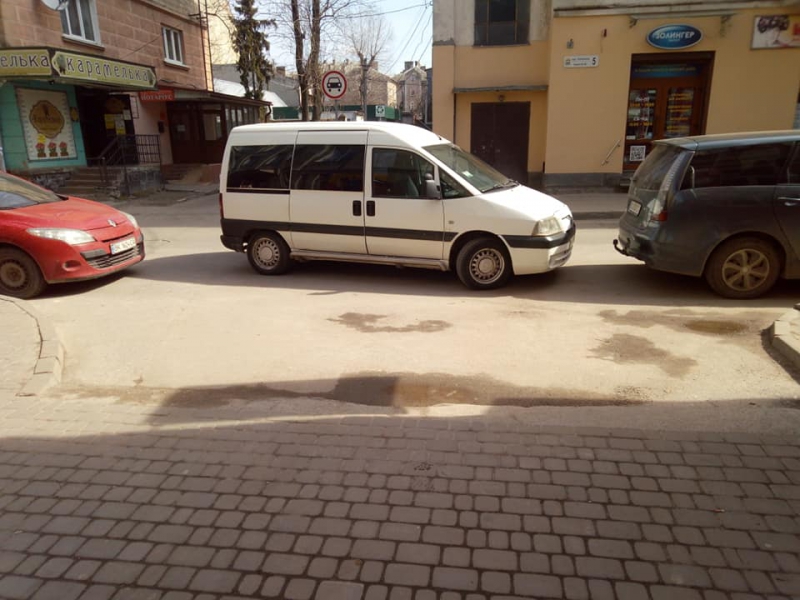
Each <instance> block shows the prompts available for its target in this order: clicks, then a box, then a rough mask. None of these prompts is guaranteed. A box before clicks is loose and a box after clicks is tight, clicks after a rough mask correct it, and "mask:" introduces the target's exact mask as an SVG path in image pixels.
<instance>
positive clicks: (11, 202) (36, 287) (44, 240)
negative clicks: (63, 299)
mask: <svg viewBox="0 0 800 600" xmlns="http://www.w3.org/2000/svg"><path fill="white" fill-rule="evenodd" d="M143 259H144V239H143V237H142V232H141V230H140V229H139V225H138V224H137V223H136V219H135V218H134V217H133V216H132V215H129V214H128V213H125V212H122V211H119V210H116V209H114V208H111V207H110V206H106V205H105V204H101V203H99V202H92V201H91V200H84V199H82V198H72V197H66V196H61V195H59V194H55V193H53V192H51V191H50V190H46V189H44V188H42V187H39V186H38V185H34V184H33V183H30V182H29V181H25V180H24V179H20V178H18V177H14V176H13V175H9V174H7V173H0V294H5V295H7V296H14V297H16V298H33V297H34V296H36V295H38V294H40V293H41V292H42V291H44V289H45V288H46V287H47V285H48V284H50V283H62V282H65V281H80V280H84V279H94V278H96V277H103V276H104V275H109V274H111V273H115V272H117V271H120V270H121V269H125V268H127V267H130V266H131V265H134V264H136V263H138V262H140V261H142V260H143Z"/></svg>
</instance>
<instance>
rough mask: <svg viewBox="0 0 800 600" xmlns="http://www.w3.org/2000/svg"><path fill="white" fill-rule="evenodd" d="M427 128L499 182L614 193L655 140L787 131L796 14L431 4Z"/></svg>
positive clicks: (765, 9)
mask: <svg viewBox="0 0 800 600" xmlns="http://www.w3.org/2000/svg"><path fill="white" fill-rule="evenodd" d="M433 43H434V47H433V69H434V79H433V82H434V83H433V109H434V110H433V128H434V131H436V132H437V133H439V134H441V135H443V136H445V137H448V138H450V139H453V140H454V141H455V142H456V143H457V144H459V145H460V146H462V147H464V148H466V149H469V150H470V151H471V152H473V153H474V154H476V155H478V156H480V157H481V158H483V159H485V160H487V161H488V162H489V163H491V164H493V165H495V166H496V167H498V168H499V169H500V170H501V171H503V172H505V173H506V174H507V175H509V176H510V177H513V178H515V179H518V180H520V181H527V182H529V183H531V184H532V185H536V186H544V187H547V188H558V187H570V186H580V187H615V186H618V185H619V184H620V183H623V184H624V182H625V181H626V180H627V178H628V177H629V176H630V174H631V173H632V172H633V171H634V170H635V169H636V167H637V166H638V164H639V163H640V162H641V161H642V160H643V159H644V157H645V156H646V155H647V153H648V152H649V150H650V147H651V144H652V142H653V141H654V140H656V139H660V138H665V137H680V136H685V135H698V134H703V133H724V132H738V131H751V130H774V129H791V128H793V127H794V126H795V125H796V122H797V118H796V114H797V112H798V93H799V90H800V3H798V2H797V1H795V0H776V1H760V2H753V1H750V2H720V1H714V0H709V1H705V2H697V3H691V4H689V3H680V4H678V3H675V2H667V1H663V0H662V1H659V0H638V1H635V2H633V1H630V2H626V1H615V2H605V1H601V0H497V1H494V2H488V1H487V0H435V1H434V42H433Z"/></svg>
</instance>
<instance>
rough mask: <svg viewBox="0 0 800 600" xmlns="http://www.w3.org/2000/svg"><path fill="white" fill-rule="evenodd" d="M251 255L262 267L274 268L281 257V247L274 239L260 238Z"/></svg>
mask: <svg viewBox="0 0 800 600" xmlns="http://www.w3.org/2000/svg"><path fill="white" fill-rule="evenodd" d="M253 256H254V257H255V259H256V261H257V262H258V264H259V265H260V266H261V267H262V268H263V269H274V268H275V267H276V266H277V265H278V262H279V261H280V259H281V249H280V248H279V247H278V244H277V243H275V240H271V239H269V238H261V239H260V240H258V241H257V242H256V247H255V248H254V249H253Z"/></svg>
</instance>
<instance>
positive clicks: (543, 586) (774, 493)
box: [0, 391, 800, 600]
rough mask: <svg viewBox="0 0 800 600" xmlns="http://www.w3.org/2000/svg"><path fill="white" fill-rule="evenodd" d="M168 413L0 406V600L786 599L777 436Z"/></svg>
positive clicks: (72, 403)
mask: <svg viewBox="0 0 800 600" xmlns="http://www.w3.org/2000/svg"><path fill="white" fill-rule="evenodd" d="M187 392H188V391H187ZM183 398H184V400H183V401H179V399H178V398H177V397H176V399H175V402H171V403H166V404H165V405H161V406H159V405H149V406H143V405H142V404H126V403H124V402H120V401H119V400H117V399H103V398H92V399H59V400H53V401H45V400H39V401H30V400H25V401H23V400H17V401H12V402H8V403H5V404H3V405H2V406H0V436H1V439H2V440H3V444H2V451H0V478H1V479H0V596H2V597H3V598H7V599H14V600H17V599H19V600H45V599H52V598H59V599H66V600H78V599H86V600H88V599H90V598H91V599H114V600H127V599H139V598H147V599H149V600H189V599H197V600H200V599H203V600H221V599H223V598H225V599H233V598H253V597H261V598H276V599H278V598H279V599H288V600H307V599H314V600H340V599H346V600H362V599H363V600H434V599H437V598H438V599H440V600H487V599H493V600H511V599H512V598H570V599H575V600H579V599H588V598H592V599H595V598H620V599H624V600H639V599H642V600H644V599H652V600H702V599H704V600H724V599H728V600H757V599H765V598H770V599H773V600H778V599H781V600H785V599H788V598H790V597H798V595H800V556H799V554H800V537H799V536H798V533H799V532H800V519H799V518H798V517H800V442H798V440H797V439H796V438H794V437H793V438H791V439H781V438H769V437H758V436H753V435H747V434H726V435H715V434H681V433H669V432H644V431H636V430H602V429H570V428H540V427H536V426H535V425H528V424H524V423H520V422H518V421H517V422H515V421H510V420H505V419H503V418H500V417H496V416H492V415H491V414H488V415H486V416H483V417H470V418H449V419H437V418H433V417H431V418H412V417H403V416H397V417H381V416H372V415H362V416H350V417H347V416H345V417H342V416H337V414H335V413H331V414H330V415H328V416H324V415H323V416H304V415H308V413H305V412H303V403H302V402H301V403H297V404H295V403H291V402H284V403H279V402H277V403H276V402H263V403H250V404H244V403H236V402H232V403H231V404H230V405H228V406H226V407H216V408H211V407H209V408H201V407H195V408H192V407H191V406H187V403H189V404H190V403H191V394H187V393H186V392H184V394H183ZM324 406H325V407H331V408H333V409H334V410H336V406H337V405H336V404H335V403H329V404H326V405H324ZM345 410H347V409H345ZM350 410H352V409H350ZM361 410H363V407H362V408H361ZM317 412H318V411H317Z"/></svg>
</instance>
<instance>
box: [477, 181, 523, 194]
mask: <svg viewBox="0 0 800 600" xmlns="http://www.w3.org/2000/svg"><path fill="white" fill-rule="evenodd" d="M518 185H519V182H518V181H514V180H513V179H507V180H506V181H505V182H504V183H497V184H495V185H493V186H492V187H490V188H489V189H488V190H483V193H484V194H485V193H486V192H494V191H496V190H505V189H507V188H512V187H517V186H518Z"/></svg>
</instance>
